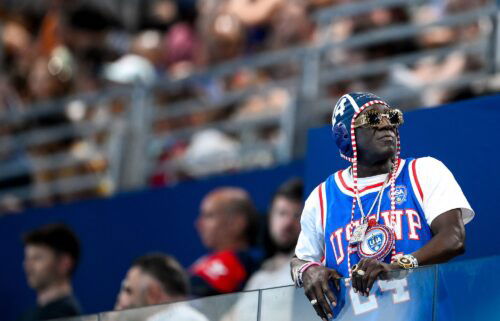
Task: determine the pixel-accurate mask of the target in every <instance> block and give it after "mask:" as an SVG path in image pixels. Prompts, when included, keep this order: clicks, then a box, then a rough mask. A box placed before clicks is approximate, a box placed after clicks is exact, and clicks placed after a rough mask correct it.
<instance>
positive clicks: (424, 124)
mask: <svg viewBox="0 0 500 321" xmlns="http://www.w3.org/2000/svg"><path fill="white" fill-rule="evenodd" d="M404 117H405V123H404V125H403V126H402V127H401V130H400V135H401V155H402V157H422V156H433V157H435V158H437V159H439V160H441V161H442V162H444V164H445V165H446V166H448V168H449V169H450V170H451V171H452V173H453V174H454V175H455V178H456V179H457V181H458V182H459V184H460V185H461V187H462V190H463V191H464V193H465V195H466V196H467V198H468V200H469V203H470V204H471V206H472V208H473V209H474V210H475V212H476V217H475V219H474V220H473V221H472V222H471V223H470V224H468V225H467V228H466V230H467V252H466V254H465V255H464V256H462V257H460V258H461V259H464V258H475V257H480V256H487V255H495V254H500V242H498V238H495V237H494V236H496V235H498V233H499V232H498V228H499V227H500V215H498V209H497V207H496V205H497V203H496V202H497V201H498V197H499V195H500V194H499V192H500V188H499V187H498V186H497V185H496V182H498V181H500V168H499V165H500V148H499V147H500V144H499V139H500V126H499V119H500V95H497V96H490V97H483V98H477V99H473V100H468V101H463V102H459V103H454V104H449V105H445V106H442V107H440V108H433V109H427V110H417V111H413V112H408V113H406V114H405V116H404ZM347 166H348V163H347V162H346V161H344V160H342V159H341V158H340V156H339V154H338V149H337V148H336V146H335V143H334V142H333V139H332V134H331V129H330V126H325V127H323V128H319V129H314V130H311V131H310V133H309V137H308V150H307V159H306V168H305V179H306V183H307V187H306V190H307V192H308V193H309V192H310V191H311V190H312V189H314V187H315V186H316V185H318V184H319V183H321V182H322V181H323V180H324V179H325V178H326V177H327V176H328V175H330V174H331V173H333V172H335V171H337V170H339V169H341V168H345V167H347Z"/></svg>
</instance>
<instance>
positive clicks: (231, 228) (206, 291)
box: [190, 187, 261, 296]
mask: <svg viewBox="0 0 500 321" xmlns="http://www.w3.org/2000/svg"><path fill="white" fill-rule="evenodd" d="M257 223H258V216H257V213H256V210H255V207H254V205H253V203H252V201H251V199H250V196H249V195H248V193H247V192H245V191H244V190H242V189H240V188H236V187H223V188H219V189H216V190H214V191H212V192H210V193H209V194H208V195H207V196H205V198H204V199H203V201H202V203H201V213H200V216H199V217H198V220H197V221H196V227H197V229H198V233H199V234H200V237H201V240H202V242H203V244H204V245H205V247H207V248H208V249H210V250H212V251H213V252H212V253H210V254H207V255H205V256H203V257H202V258H200V259H198V261H196V262H195V263H194V264H193V266H192V267H191V269H190V272H191V286H192V293H193V294H194V295H196V296H205V295H213V294H220V293H229V292H235V291H239V290H241V289H242V288H243V287H244V286H245V283H246V281H247V280H248V278H249V276H250V275H251V274H252V273H253V272H255V271H256V270H257V269H258V267H259V263H260V258H261V254H260V253H259V251H257V250H254V249H252V248H251V246H252V245H254V243H255V237H256V234H257V230H258V224H257Z"/></svg>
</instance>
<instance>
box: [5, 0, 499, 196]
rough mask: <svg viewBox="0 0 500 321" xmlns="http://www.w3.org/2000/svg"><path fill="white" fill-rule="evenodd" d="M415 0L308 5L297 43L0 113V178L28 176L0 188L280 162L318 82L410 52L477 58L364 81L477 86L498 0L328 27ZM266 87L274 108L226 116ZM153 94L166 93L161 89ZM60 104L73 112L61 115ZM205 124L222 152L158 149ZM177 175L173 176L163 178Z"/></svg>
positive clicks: (92, 184)
mask: <svg viewBox="0 0 500 321" xmlns="http://www.w3.org/2000/svg"><path fill="white" fill-rule="evenodd" d="M426 3H429V1H424V0H419V1H401V0H379V1H373V2H372V1H370V2H366V3H365V2H362V3H353V4H346V5H341V6H336V7H332V8H326V9H322V10H320V11H318V12H315V13H313V14H312V17H313V19H314V20H315V22H316V26H317V27H316V33H317V35H318V37H316V40H315V41H313V42H311V43H309V44H306V45H302V46H298V47H294V48H286V49H282V50H277V51H273V52H265V53H262V54H259V55H255V56H251V57H243V58H239V59H235V60H233V61H228V62H225V63H223V64H220V65H217V66H213V67H211V68H210V69H207V70H202V71H196V72H194V73H193V74H191V75H189V76H188V77H186V78H183V79H158V81H157V82H155V84H153V85H150V86H146V85H143V84H136V85H133V86H127V87H118V88H113V89H106V90H104V91H103V92H100V93H96V94H87V95H78V96H72V97H67V98H65V99H62V100H59V101H57V102H49V103H41V104H37V106H33V107H31V108H30V109H29V111H28V112H22V113H16V114H9V113H3V114H0V121H1V122H2V123H5V124H7V126H8V127H12V128H14V129H12V131H13V132H15V134H12V132H11V133H9V134H6V135H3V136H0V159H2V155H3V157H4V159H5V158H7V160H8V161H3V164H4V165H0V182H1V181H2V180H8V179H15V178H16V177H19V176H22V175H28V176H31V180H32V184H29V185H26V186H21V187H15V188H12V189H5V188H4V189H3V190H0V195H3V196H5V195H9V194H11V195H15V196H16V197H18V198H20V199H21V200H23V201H29V202H32V201H36V202H38V200H40V199H41V200H42V201H41V203H43V200H44V199H51V198H56V199H58V198H61V199H63V200H64V199H66V196H67V195H68V194H78V193H79V192H84V191H89V190H93V192H91V193H89V194H95V195H107V194H110V193H112V192H113V191H114V190H116V189H119V190H127V189H134V188H141V187H144V186H146V185H147V184H148V182H149V180H150V179H151V177H152V176H154V175H156V174H158V173H159V174H165V175H167V176H169V175H170V176H172V175H173V176H175V173H176V172H179V171H180V172H183V175H184V176H186V175H187V176H191V177H197V176H198V175H207V174H211V173H217V172H224V171H228V170H235V169H246V168H255V167H261V166H268V165H270V164H275V163H280V162H287V161H289V160H291V159H292V158H294V157H297V156H300V155H302V153H303V151H304V146H305V137H306V130H307V128H309V127H311V126H315V125H317V124H320V123H322V122H323V120H324V119H326V118H327V117H328V114H329V112H330V109H331V106H332V105H333V103H334V102H335V100H336V98H337V97H336V95H335V94H329V88H332V86H336V85H338V84H341V83H346V82H353V81H357V80H359V79H364V78H366V77H378V76H379V75H383V76H384V77H386V78H388V79H390V77H392V76H393V75H394V74H395V70H396V69H398V68H403V69H405V70H410V71H411V70H412V66H413V65H414V64H415V63H416V62H417V61H422V60H424V59H434V60H443V59H446V58H447V57H450V56H452V55H457V54H458V55H461V56H463V57H473V59H475V61H477V62H478V63H477V65H478V66H477V67H476V68H473V69H467V70H464V71H463V72H461V73H460V74H458V75H457V76H456V77H453V78H451V79H439V80H436V81H428V82H425V83H423V84H413V85H412V86H411V87H408V86H406V87H404V86H403V87H402V86H401V85H400V84H398V83H397V81H392V82H391V81H386V82H385V83H383V84H382V85H381V86H379V87H378V88H363V89H366V90H371V91H374V92H375V93H377V94H379V95H380V96H383V97H384V98H386V99H387V100H388V101H389V102H391V103H394V104H398V106H399V107H401V108H403V109H407V108H413V107H416V105H419V104H422V100H420V98H419V97H420V96H422V95H425V94H426V93H427V92H430V91H436V90H440V89H457V90H458V89H461V88H470V87H471V86H474V87H482V86H484V85H485V83H486V82H488V80H489V79H490V78H491V77H492V76H494V75H495V73H496V72H498V70H499V67H500V58H499V57H500V47H499V46H500V37H499V32H498V23H499V17H500V16H499V11H498V4H496V3H494V2H491V3H489V4H487V5H485V6H482V7H478V8H475V9H471V10H467V11H465V12H457V13H453V14H448V15H445V16H443V17H441V18H440V19H437V20H435V21H429V22H427V23H425V24H412V23H404V24H401V23H399V24H395V25H387V26H385V27H381V28H377V29H374V30H368V31H366V32H360V33H353V34H352V35H350V36H349V37H347V38H345V39H343V40H340V41H335V40H334V39H332V37H331V33H330V32H329V31H328V30H329V28H331V25H332V23H336V22H338V21H341V20H342V19H347V18H348V17H354V18H355V17H356V16H359V15H362V14H367V13H369V12H371V11H373V10H374V9H377V8H382V7H384V8H393V7H404V8H406V10H410V11H411V10H416V9H418V8H419V6H421V5H423V4H426ZM467 25H477V26H479V27H478V30H479V31H478V32H477V36H476V37H475V38H474V39H468V40H464V41H461V40H460V41H458V40H457V41H453V42H450V43H446V44H445V45H442V46H439V47H437V48H424V49H421V50H418V51H412V52H407V53H398V54H394V55H388V56H385V57H382V58H376V59H369V60H365V61H358V62H348V63H346V62H343V61H335V60H334V61H332V60H331V59H330V56H331V55H332V54H333V55H335V54H336V53H339V52H340V53H341V54H343V55H344V56H345V55H347V56H348V55H350V54H352V53H356V52H357V50H366V48H369V47H370V46H372V45H377V44H380V43H390V42H391V41H392V42H394V41H402V40H405V39H413V40H414V39H416V38H418V37H419V36H421V35H422V34H424V33H428V32H431V31H432V30H433V29H434V28H436V27H445V28H455V29H457V28H461V27H463V26H467ZM278 66H279V67H281V68H285V69H287V70H288V71H289V72H288V73H287V76H286V77H285V78H280V79H271V80H268V81H267V82H266V83H264V84H259V85H255V86H251V87H248V88H244V89H238V90H228V89H225V88H222V89H221V90H220V92H219V93H218V94H217V95H216V97H211V95H210V94H209V93H206V92H205V93H201V94H200V93H199V90H193V89H199V87H200V83H201V84H206V83H217V82H218V81H222V80H225V79H226V78H227V77H231V76H233V75H235V74H237V73H238V72H241V71H242V70H248V69H250V70H257V71H258V70H265V69H269V68H276V67H278ZM205 86H206V85H205ZM201 87H203V85H202V86H201ZM183 90H184V91H186V90H188V91H191V92H193V91H195V92H196V93H195V94H190V95H187V97H186V95H184V97H183V98H182V99H177V100H172V99H171V98H170V96H172V95H171V94H172V93H177V92H182V91H183ZM273 90H274V91H280V94H282V95H283V96H284V97H285V99H283V102H282V103H283V106H278V108H277V109H276V110H277V111H275V112H266V108H263V111H261V112H260V113H255V114H253V115H252V116H247V117H239V118H238V117H234V115H235V109H238V107H240V106H242V105H244V104H245V103H247V102H248V101H249V100H251V99H253V98H255V97H262V96H265V95H267V94H269V93H272V92H273ZM206 91H208V89H207V90H206ZM169 95H170V96H169ZM162 96H169V97H168V98H167V99H166V100H165V99H163V98H161V97H162ZM75 104H76V107H75ZM264 105H265V102H264ZM82 106H83V107H82ZM71 108H73V109H76V110H73V111H72V110H71ZM82 108H83V111H82ZM71 113H73V114H74V113H76V114H78V115H79V116H74V115H73V116H71ZM218 113H221V114H226V117H222V118H220V117H211V116H210V117H208V116H207V117H208V118H209V119H210V121H208V122H193V121H185V119H186V118H189V117H195V116H196V115H198V114H202V115H203V117H205V116H206V115H207V114H210V115H211V114H218ZM227 114H229V115H233V117H231V116H230V117H227ZM54 115H56V116H57V115H59V116H61V115H63V116H64V117H63V118H64V121H59V122H56V124H54V125H51V126H48V125H45V124H44V122H45V120H44V119H46V118H47V117H52V116H54ZM68 115H69V116H68ZM71 117H73V120H71ZM75 117H76V118H78V119H76V120H75V119H74V118H75ZM183 122H184V123H183ZM33 124H34V125H33ZM165 124H167V125H168V126H165ZM172 124H177V125H175V126H173V125H172ZM179 124H180V125H179ZM41 125H43V126H41ZM19 128H20V129H19ZM207 130H216V131H217V132H218V133H221V134H222V135H223V137H225V139H228V140H230V141H232V142H236V143H235V144H234V146H233V147H232V148H233V154H224V155H223V154H220V155H218V154H217V153H215V154H210V153H208V154H206V157H203V155H205V154H203V153H202V154H201V155H202V157H201V159H198V160H196V159H194V160H193V159H187V158H185V157H184V158H183V157H172V158H171V159H170V160H162V157H163V156H162V155H164V154H165V153H166V152H167V153H168V149H167V148H166V147H165V146H166V145H171V146H172V145H175V144H176V143H179V142H181V143H183V144H184V145H189V144H191V143H192V142H193V140H195V139H196V138H197V136H196V135H198V134H199V133H200V132H204V131H205V132H206V131H207ZM263 132H264V133H265V132H271V133H272V134H273V135H274V136H273V137H274V139H269V138H268V137H263V136H265V135H261V134H262V133H263ZM78 144H81V145H82V144H83V146H78ZM205 152H206V151H205ZM13 155H15V157H14V156H13ZM256 155H257V156H256ZM218 156H220V157H218ZM9 157H10V158H9ZM16 157H17V158H16ZM0 164H2V163H0ZM26 164H28V165H26ZM193 169H194V170H193ZM181 176H182V175H181ZM178 179H182V177H181V178H178V177H174V178H173V179H172V178H171V180H170V181H171V182H172V181H177V180H178ZM84 194H85V193H84ZM75 197H76V198H78V197H77V196H75ZM68 199H72V197H68ZM0 204H1V197H0Z"/></svg>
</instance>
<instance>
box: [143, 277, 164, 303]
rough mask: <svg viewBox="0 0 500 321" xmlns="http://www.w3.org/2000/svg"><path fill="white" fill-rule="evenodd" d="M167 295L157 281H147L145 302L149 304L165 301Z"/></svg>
mask: <svg viewBox="0 0 500 321" xmlns="http://www.w3.org/2000/svg"><path fill="white" fill-rule="evenodd" d="M166 300H167V295H166V294H165V291H164V290H163V288H162V287H161V285H160V284H158V282H149V284H148V287H147V288H146V302H147V303H148V304H149V305H152V304H161V303H165V302H166Z"/></svg>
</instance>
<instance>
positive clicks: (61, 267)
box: [57, 253, 74, 277]
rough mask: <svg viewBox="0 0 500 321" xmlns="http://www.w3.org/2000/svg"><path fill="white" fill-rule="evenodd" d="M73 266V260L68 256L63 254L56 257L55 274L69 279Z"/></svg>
mask: <svg viewBox="0 0 500 321" xmlns="http://www.w3.org/2000/svg"><path fill="white" fill-rule="evenodd" d="M73 266H74V262H73V258H72V257H71V256H70V255H68V254H64V253H63V254H59V255H58V256H57V273H58V274H59V275H61V276H65V277H70V276H71V272H72V270H73Z"/></svg>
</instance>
